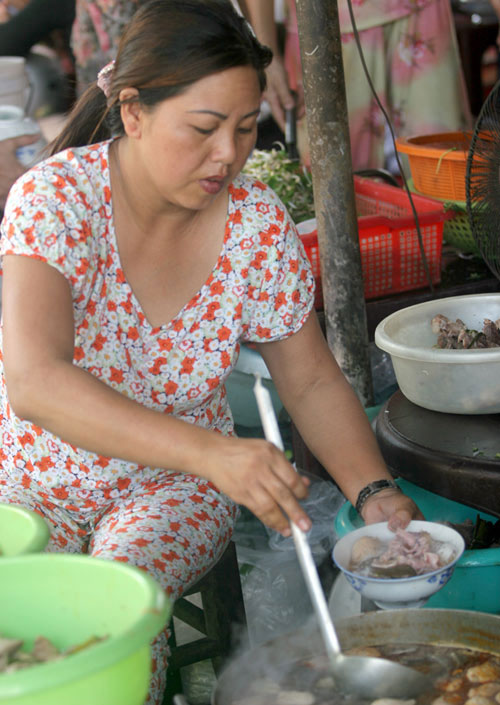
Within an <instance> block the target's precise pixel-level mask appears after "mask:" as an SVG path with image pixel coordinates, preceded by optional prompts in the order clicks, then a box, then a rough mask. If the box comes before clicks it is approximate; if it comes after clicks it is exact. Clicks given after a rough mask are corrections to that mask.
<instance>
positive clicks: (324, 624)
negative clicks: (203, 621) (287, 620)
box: [254, 375, 431, 699]
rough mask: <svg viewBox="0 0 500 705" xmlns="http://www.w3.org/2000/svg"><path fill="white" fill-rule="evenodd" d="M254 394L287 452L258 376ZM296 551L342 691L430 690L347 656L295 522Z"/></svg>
mask: <svg viewBox="0 0 500 705" xmlns="http://www.w3.org/2000/svg"><path fill="white" fill-rule="evenodd" d="M254 393H255V397H256V399H257V406H258V407H259V414H260V419H261V422H262V426H263V429H264V434H265V437H266V439H267V440H268V441H270V442H271V443H273V444H274V445H275V446H277V447H278V448H279V449H280V450H284V447H283V441H282V439H281V434H280V431H279V428H278V423H277V421H276V416H275V413H274V408H273V405H272V401H271V395H270V394H269V391H268V390H267V389H266V388H265V387H264V386H263V384H262V382H261V380H260V376H259V375H256V381H255V385H254ZM290 527H291V530H292V536H293V540H294V542H295V548H296V550H297V556H298V559H299V563H300V567H301V569H302V573H303V575H304V579H305V582H306V586H307V589H308V592H309V596H310V598H311V601H312V604H313V607H314V611H315V613H316V617H317V620H318V624H319V628H320V631H321V635H322V637H323V641H324V644H325V649H326V652H327V655H328V658H329V662H330V668H331V672H332V675H333V678H334V680H335V684H336V686H337V687H338V688H339V690H341V691H343V692H345V693H352V694H354V695H358V696H360V697H362V698H371V699H374V698H412V697H414V696H416V695H418V694H419V693H421V692H423V691H424V690H425V689H426V688H429V687H430V686H431V680H430V678H429V677H428V676H426V675H425V674H423V673H419V672H418V671H415V670H414V669H413V668H409V667H408V666H403V665H401V664H399V663H396V662H395V661H390V660H389V659H383V658H375V657H372V656H370V657H369V656H346V655H345V654H343V653H342V652H341V649H340V643H339V640H338V638H337V633H336V631H335V627H334V625H333V622H332V619H331V616H330V612H329V610H328V605H327V603H326V599H325V594H324V592H323V588H322V587H321V583H320V580H319V576H318V571H317V569H316V564H315V563H314V559H313V557H312V553H311V548H310V546H309V543H308V541H307V535H306V534H305V533H304V532H303V531H302V529H300V528H299V527H298V526H297V525H296V524H295V523H294V522H293V521H291V522H290Z"/></svg>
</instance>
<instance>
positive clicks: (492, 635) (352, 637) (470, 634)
mask: <svg viewBox="0 0 500 705" xmlns="http://www.w3.org/2000/svg"><path fill="white" fill-rule="evenodd" d="M335 624H336V628H337V630H338V635H339V640H340V643H341V644H342V648H343V649H350V648H353V647H356V646H367V645H374V644H384V643H386V644H388V643H393V644H414V643H420V644H441V645H446V646H457V647H470V648H474V649H479V650H484V651H489V652H491V653H495V654H500V616H496V615H491V614H487V613H483V612H468V611H462V610H438V609H414V610H406V609H401V610H387V611H379V612H368V613H365V614H361V615H356V616H354V617H348V618H346V619H342V620H339V621H337V622H336V623H335ZM321 648H322V641H321V636H320V633H319V630H317V628H314V627H312V628H309V629H301V630H300V631H296V632H293V633H291V634H287V635H284V636H280V637H277V638H276V639H273V640H272V641H269V642H266V643H265V644H263V645H262V646H259V647H258V648H254V649H252V650H249V651H246V652H244V653H242V654H241V655H239V656H237V657H236V658H235V659H234V660H233V661H232V662H231V663H230V664H229V665H228V667H227V668H226V669H225V670H224V671H223V673H222V674H221V676H220V677H219V679H218V681H217V684H216V687H215V689H214V691H213V693H212V705H232V703H233V698H234V684H235V683H241V681H242V678H246V679H248V682H251V681H252V679H256V678H260V677H263V676H265V675H266V673H269V670H268V669H269V668H271V667H272V666H273V665H278V664H280V663H282V662H283V661H284V660H288V661H289V662H296V661H299V660H300V659H304V658H308V657H309V658H310V657H311V656H312V655H314V654H316V655H317V654H318V651H319V650H320V649H321ZM180 702H182V701H179V705H180Z"/></svg>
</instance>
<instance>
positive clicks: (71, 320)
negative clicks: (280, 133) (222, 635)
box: [0, 0, 419, 703]
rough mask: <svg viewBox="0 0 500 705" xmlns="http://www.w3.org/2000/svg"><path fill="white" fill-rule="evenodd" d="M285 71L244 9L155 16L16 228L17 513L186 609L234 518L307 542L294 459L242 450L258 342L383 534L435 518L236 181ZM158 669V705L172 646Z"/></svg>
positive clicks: (274, 216)
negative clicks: (121, 564) (394, 461)
mask: <svg viewBox="0 0 500 705" xmlns="http://www.w3.org/2000/svg"><path fill="white" fill-rule="evenodd" d="M270 58H271V56H270V52H269V50H267V49H266V48H264V47H262V46H261V45H260V44H258V42H257V41H256V40H255V38H254V36H253V33H252V32H251V30H250V29H249V27H248V25H247V24H246V22H245V21H244V20H243V19H242V18H241V17H240V16H239V15H238V14H237V13H235V12H234V11H233V9H232V7H231V5H230V3H229V1H228V0H152V2H150V3H148V4H146V5H144V6H143V7H142V8H140V9H139V10H138V11H137V13H136V14H135V15H134V18H133V19H132V21H131V23H130V25H129V27H128V29H127V31H126V32H125V34H124V36H123V39H122V41H121V44H120V49H119V51H118V55H117V59H116V63H115V64H114V65H111V66H109V67H107V68H106V69H105V70H104V72H101V74H100V77H99V81H98V84H99V85H97V84H95V85H93V86H92V87H90V88H89V89H88V91H87V93H86V94H85V95H84V96H82V98H81V100H80V102H79V103H78V104H77V105H76V106H75V108H74V111H73V114H72V116H71V117H70V119H69V122H68V124H67V127H66V129H65V130H64V132H63V133H62V134H61V136H60V138H59V139H58V140H57V143H56V144H55V146H54V151H57V152H58V153H56V154H55V155H54V156H52V157H50V158H49V159H47V160H46V161H45V162H43V163H41V164H40V165H38V166H37V167H35V168H34V169H32V170H31V171H30V172H28V173H27V174H26V175H24V176H23V177H22V178H21V179H20V180H19V181H18V182H17V183H16V184H15V185H14V187H13V189H12V192H11V195H10V196H9V200H8V203H7V207H6V214H5V219H4V222H3V229H2V255H3V269H4V299H3V329H2V363H1V364H2V366H1V367H0V372H1V382H2V384H1V403H2V406H3V408H2V412H3V419H2V433H3V445H2V465H1V470H0V501H9V502H18V503H20V504H23V505H25V506H29V507H32V508H34V509H36V510H37V511H38V512H40V513H41V514H42V515H43V516H44V517H46V519H47V520H48V521H49V522H50V524H51V525H52V538H51V544H50V547H49V550H53V551H70V552H80V551H85V552H88V553H90V554H92V555H94V556H99V557H102V558H107V559H112V560H121V561H128V562H130V563H132V564H134V565H137V566H139V567H141V568H143V569H145V570H147V571H148V572H150V573H151V574H152V575H153V576H154V577H155V578H156V579H157V580H158V581H159V582H160V583H161V585H162V586H163V587H164V588H165V590H166V591H167V593H168V594H169V595H170V596H172V597H173V598H174V599H175V598H176V597H178V596H179V595H181V594H182V593H183V591H184V590H185V589H186V587H187V586H188V585H189V584H191V583H193V582H194V581H195V580H197V579H198V578H199V577H200V575H201V574H202V573H204V572H206V571H207V570H208V569H209V568H210V567H211V566H212V565H213V564H214V562H216V561H217V559H218V557H219V556H220V555H221V553H222V552H223V550H224V548H225V546H226V545H227V542H228V541H229V539H230V536H231V532H232V529H233V525H234V521H235V518H236V515H237V506H238V504H243V505H245V506H246V507H248V508H249V509H250V510H252V511H253V512H254V513H255V514H256V515H257V516H258V517H259V518H260V519H261V520H262V521H263V522H265V523H266V524H267V525H268V526H270V527H271V528H273V529H275V530H277V531H279V532H281V533H283V534H285V535H288V534H289V528H288V522H289V518H290V519H292V520H293V521H295V522H296V523H297V524H299V525H300V526H301V527H302V528H303V529H304V530H307V529H308V528H309V527H310V520H309V518H308V517H307V515H306V514H305V512H304V511H303V510H302V508H301V506H300V504H299V501H298V500H300V499H302V498H303V497H305V496H306V494H307V483H306V481H305V480H304V479H302V478H301V477H300V475H299V474H297V473H296V472H295V470H294V469H293V467H292V466H291V465H290V464H289V463H288V462H287V460H286V458H285V456H284V455H283V453H281V452H280V451H279V450H277V449H276V448H275V447H274V446H272V445H271V444H269V443H267V442H266V441H264V440H262V439H238V438H236V437H235V435H234V432H233V422H232V418H231V412H230V410H229V407H228V403H227V398H226V393H225V389H224V381H225V379H226V378H227V376H228V375H229V373H230V372H231V370H232V368H233V367H234V364H235V362H236V359H237V357H238V352H239V345H240V343H241V342H243V341H249V342H250V341H252V342H254V343H256V344H257V346H258V348H259V350H260V351H261V352H262V355H263V357H264V359H265V361H266V363H267V365H268V366H269V369H270V371H271V373H272V375H273V378H274V381H275V383H276V386H277V389H278V392H279V394H280V396H281V398H282V400H283V402H284V404H285V405H286V406H287V408H288V410H289V411H290V413H291V415H292V417H293V418H294V421H295V423H296V424H297V426H298V428H299V430H300V432H301V433H302V434H303V437H304V439H305V440H306V442H307V443H308V445H309V446H310V448H311V449H312V451H313V452H315V453H316V455H317V457H318V458H319V460H320V461H321V462H322V463H323V464H324V465H325V467H327V468H328V469H329V471H330V472H331V473H332V476H334V477H335V479H336V480H337V481H338V483H339V484H340V486H341V488H342V489H343V491H344V492H345V494H346V496H347V497H348V498H349V499H350V500H351V501H352V502H356V500H357V498H358V497H359V496H361V499H362V500H363V502H364V500H366V503H364V504H363V507H362V513H363V516H364V518H365V519H366V520H367V521H377V520H383V519H390V520H391V525H393V526H396V525H402V526H404V525H406V524H407V523H408V521H409V520H410V519H411V517H416V516H419V512H418V509H417V508H416V507H415V505H414V504H413V502H412V501H411V500H410V499H409V498H408V497H405V496H404V495H403V494H402V493H400V492H399V491H398V490H397V489H394V488H393V487H392V486H391V481H390V480H391V479H390V475H389V474H388V472H387V470H386V468H385V466H384V463H383V461H382V459H381V457H380V455H379V453H378V450H377V446H376V442H375V439H374V437H373V434H372V432H371V429H370V426H369V423H368V421H367V418H366V415H365V413H364V411H363V409H362V408H361V406H360V404H359V402H358V400H357V398H356V396H355V395H354V393H353V391H352V390H351V389H350V387H349V385H348V384H347V382H346V381H345V379H344V377H343V375H342V373H341V372H340V370H339V368H338V366H337V365H336V363H335V361H334V359H333V358H332V356H331V354H330V351H329V348H328V346H327V344H326V343H325V340H324V337H323V335H322V333H321V331H320V328H319V326H318V323H317V320H316V317H315V315H314V312H313V299H314V291H313V289H314V284H313V279H312V276H311V272H310V269H309V265H308V261H307V258H306V257H305V255H304V251H303V248H302V246H301V244H300V241H299V240H298V238H297V235H296V231H295V227H294V225H293V223H292V222H291V221H290V219H289V217H288V215H287V213H286V211H285V208H284V207H283V205H282V203H281V202H280V201H279V200H278V198H277V197H276V195H275V194H274V193H273V192H272V191H271V190H270V189H269V188H267V187H266V186H265V185H264V184H262V183H259V182H256V183H254V182H252V180H251V179H250V178H249V177H244V176H241V175H240V170H241V169H242V167H243V165H244V163H245V160H246V159H247V157H248V156H249V154H250V152H251V150H252V148H253V144H254V141H255V137H256V124H257V116H258V114H259V105H260V101H261V95H262V91H263V89H264V86H265V68H266V66H267V65H268V63H269V61H270ZM110 135H112V137H111V138H110ZM79 145H80V146H79ZM60 150H63V151H60ZM374 482H375V483H376V484H375V485H373V484H372V483H374ZM366 486H369V489H368V490H366V489H365V490H364V489H363V488H366ZM360 508H361V507H360ZM154 656H155V661H154V662H155V672H154V674H153V678H152V683H151V692H150V702H151V703H159V702H161V694H162V690H163V687H164V673H165V659H166V635H165V634H163V635H161V637H159V639H158V640H157V641H156V642H155V644H154Z"/></svg>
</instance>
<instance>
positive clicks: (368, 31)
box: [285, 0, 471, 171]
mask: <svg viewBox="0 0 500 705" xmlns="http://www.w3.org/2000/svg"><path fill="white" fill-rule="evenodd" d="M352 7H353V13H354V19H355V22H356V27H357V29H358V31H359V33H360V35H359V36H360V42H361V48H362V51H363V56H364V59H365V62H366V65H367V68H368V72H369V74H370V78H371V80H372V83H373V86H374V88H375V90H376V92H377V95H378V97H379V98H380V100H381V102H382V105H383V106H384V108H385V110H386V111H387V113H388V115H389V118H390V120H391V124H392V126H393V129H394V132H395V134H396V135H397V136H411V135H425V134H429V133H435V132H453V131H455V130H462V129H469V128H470V126H471V115H470V110H469V101H468V96H467V90H466V86H465V80H464V77H463V71H462V66H461V60H460V54H459V50H458V44H457V38H456V33H455V26H454V20H453V15H452V12H451V7H450V1H449V0H352ZM288 8H289V18H288V22H287V39H286V47H285V63H286V67H287V71H288V76H289V80H290V84H291V86H292V87H296V86H297V84H298V83H300V82H301V81H302V69H301V59H300V48H299V35H298V28H297V16H296V8H295V0H288ZM338 9H339V21H340V31H341V36H342V58H343V64H344V77H345V85H346V94H347V108H348V112H349V132H350V141H351V154H352V163H353V167H354V169H366V168H382V167H389V168H391V170H396V171H397V169H394V165H393V159H392V157H391V155H392V154H393V151H394V150H393V145H392V142H391V140H389V139H388V129H387V126H386V121H385V118H384V115H383V113H382V111H381V110H380V108H379V106H378V104H377V102H376V100H375V97H374V96H373V94H372V92H371V89H370V86H369V83H368V81H367V78H366V76H365V72H364V70H363V66H362V63H361V60H360V58H359V52H358V48H357V44H356V41H355V37H354V33H353V27H352V22H351V18H350V14H349V10H348V5H347V0H339V4H338ZM299 148H300V152H301V156H302V157H303V159H304V161H305V162H306V163H309V161H310V157H309V154H308V147H307V135H306V124H305V121H302V123H301V126H300V128H299Z"/></svg>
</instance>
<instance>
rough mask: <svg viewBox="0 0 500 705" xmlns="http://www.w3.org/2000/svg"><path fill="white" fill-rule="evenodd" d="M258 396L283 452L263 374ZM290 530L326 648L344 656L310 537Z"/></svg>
mask: <svg viewBox="0 0 500 705" xmlns="http://www.w3.org/2000/svg"><path fill="white" fill-rule="evenodd" d="M254 393H255V398H256V400H257V406H258V408H259V415H260V420H261V422H262V427H263V429H264V435H265V437H266V439H267V440H268V441H270V443H273V444H274V445H275V446H276V447H277V448H279V449H280V450H284V446H283V440H282V438H281V434H280V430H279V427H278V422H277V421H276V415H275V413H274V407H273V405H272V401H271V395H270V394H269V391H268V390H267V389H266V388H265V387H264V386H263V384H262V382H261V379H260V376H259V375H256V380H255V385H254ZM290 527H291V529H292V536H293V540H294V542H295V548H296V550H297V556H298V558H299V563H300V567H301V568H302V574H303V576H304V580H305V583H306V586H307V590H308V592H309V597H310V598H311V602H312V604H313V607H314V611H315V612H316V617H317V619H318V622H319V628H320V630H321V633H322V635H323V641H324V642H325V648H326V650H327V653H328V655H329V656H336V655H337V654H339V653H340V644H339V640H338V638H337V634H336V632H335V628H334V626H333V622H332V618H331V616H330V612H329V610H328V605H327V603H326V599H325V593H324V592H323V588H322V587H321V582H320V579H319V576H318V571H317V569H316V564H315V562H314V559H313V557H312V553H311V547H310V546H309V543H308V541H307V535H306V534H305V533H304V532H303V531H302V529H301V528H300V527H299V526H297V524H295V522H293V521H291V522H290Z"/></svg>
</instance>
